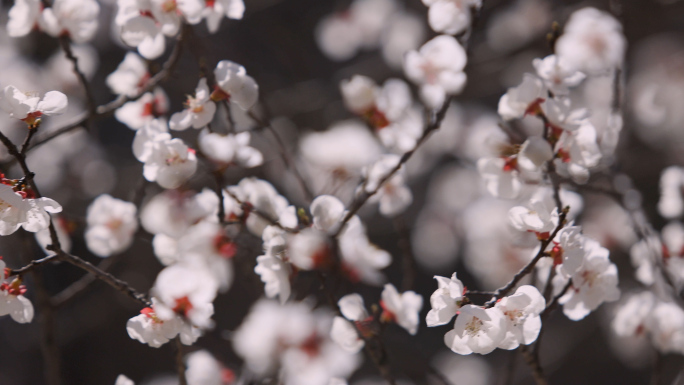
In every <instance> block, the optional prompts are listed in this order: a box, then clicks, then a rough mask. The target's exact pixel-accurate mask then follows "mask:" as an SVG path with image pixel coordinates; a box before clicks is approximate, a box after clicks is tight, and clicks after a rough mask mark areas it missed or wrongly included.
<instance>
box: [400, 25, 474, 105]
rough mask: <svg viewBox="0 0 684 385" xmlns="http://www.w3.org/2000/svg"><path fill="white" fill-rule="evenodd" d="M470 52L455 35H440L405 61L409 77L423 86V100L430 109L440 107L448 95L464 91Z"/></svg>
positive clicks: (405, 70)
mask: <svg viewBox="0 0 684 385" xmlns="http://www.w3.org/2000/svg"><path fill="white" fill-rule="evenodd" d="M466 61H467V56H466V52H465V50H464V49H463V47H462V46H461V44H460V43H459V42H458V41H457V40H456V39H455V38H454V37H452V36H448V35H440V36H437V37H435V38H434V39H432V40H430V41H428V42H427V43H425V44H424V45H423V46H422V47H421V48H420V50H418V51H410V52H409V53H407V54H406V57H405V58H404V72H405V73H406V76H407V77H408V78H409V79H410V80H411V81H413V82H414V83H416V84H417V85H419V86H420V97H421V99H422V100H423V102H424V103H425V105H426V106H427V107H429V108H440V107H442V105H443V104H444V102H445V101H446V97H447V95H453V94H457V93H459V92H461V90H462V89H463V87H465V83H466V75H465V73H464V72H463V69H464V68H465V65H466Z"/></svg>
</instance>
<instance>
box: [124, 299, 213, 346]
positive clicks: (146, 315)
mask: <svg viewBox="0 0 684 385" xmlns="http://www.w3.org/2000/svg"><path fill="white" fill-rule="evenodd" d="M158 306H159V302H158V300H157V299H156V298H152V306H151V307H146V308H144V309H142V310H141V311H140V314H139V315H137V316H135V317H133V318H131V319H129V320H128V322H127V323H126V331H127V332H128V336H129V337H131V338H132V339H134V340H137V341H139V342H141V343H143V344H147V345H149V346H150V347H153V348H158V347H160V346H162V345H164V344H165V343H167V342H169V341H170V340H171V339H173V338H176V336H178V335H180V339H181V342H182V343H183V344H184V345H192V344H193V343H194V342H195V341H196V340H197V338H199V336H200V335H201V331H200V329H198V328H196V327H194V326H192V325H190V324H188V323H187V322H186V321H185V320H183V319H182V318H181V316H179V315H175V316H173V317H171V318H169V319H162V318H160V317H159V316H158V315H157V313H156V309H157V307H158Z"/></svg>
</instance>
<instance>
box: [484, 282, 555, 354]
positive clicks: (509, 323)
mask: <svg viewBox="0 0 684 385" xmlns="http://www.w3.org/2000/svg"><path fill="white" fill-rule="evenodd" d="M495 307H496V308H498V309H499V310H500V311H501V312H502V313H503V315H504V319H505V320H506V335H505V336H504V338H503V340H502V341H501V342H500V343H499V345H498V347H499V348H502V349H507V350H511V349H515V348H517V347H518V346H519V345H520V344H523V345H529V344H531V343H532V342H534V341H536V340H537V336H538V335H539V331H540V330H541V317H539V314H541V312H542V311H544V308H545V307H546V301H545V300H544V297H543V296H542V295H541V293H539V290H537V288H536V287H534V286H530V285H523V286H520V287H518V289H517V290H516V291H515V293H514V294H512V295H509V296H507V297H504V298H502V299H501V301H498V302H497V303H496V305H495Z"/></svg>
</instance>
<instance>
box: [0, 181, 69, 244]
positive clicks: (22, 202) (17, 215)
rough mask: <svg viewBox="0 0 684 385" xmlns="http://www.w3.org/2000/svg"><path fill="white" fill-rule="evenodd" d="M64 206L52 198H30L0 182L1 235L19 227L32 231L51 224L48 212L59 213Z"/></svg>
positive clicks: (10, 232)
mask: <svg viewBox="0 0 684 385" xmlns="http://www.w3.org/2000/svg"><path fill="white" fill-rule="evenodd" d="M61 211H62V206H60V205H59V203H57V202H55V201H54V200H52V199H50V198H35V199H34V198H28V197H26V193H25V192H23V191H21V192H16V191H14V189H13V188H12V187H11V186H8V185H6V184H0V235H9V234H12V233H14V232H15V231H17V229H19V227H22V228H24V230H26V231H30V232H32V233H35V232H38V231H40V230H43V229H46V228H47V227H48V225H49V224H50V215H49V214H48V213H59V212H61Z"/></svg>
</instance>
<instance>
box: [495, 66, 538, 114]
mask: <svg viewBox="0 0 684 385" xmlns="http://www.w3.org/2000/svg"><path fill="white" fill-rule="evenodd" d="M545 98H546V92H545V89H544V83H543V82H542V81H541V80H540V79H539V78H537V77H536V76H534V75H531V74H527V73H526V74H525V75H524V76H523V81H522V83H520V85H518V86H517V87H512V88H509V89H508V91H507V92H506V93H505V94H504V95H503V96H501V99H499V108H498V112H499V115H501V117H502V118H503V119H504V120H512V119H520V118H522V117H524V116H525V115H528V114H532V115H534V114H536V113H537V112H538V109H539V105H540V104H541V103H542V102H543V101H544V99H545Z"/></svg>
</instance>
